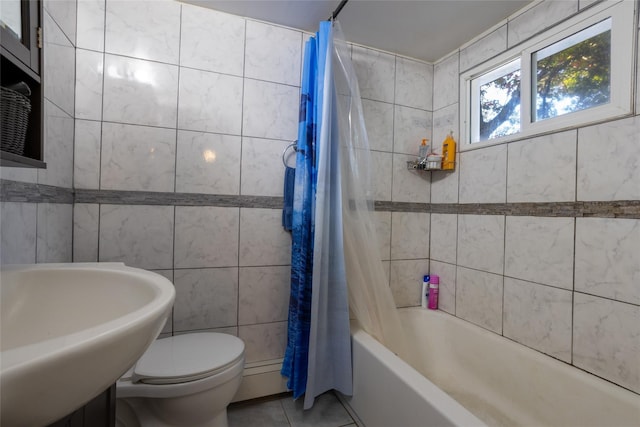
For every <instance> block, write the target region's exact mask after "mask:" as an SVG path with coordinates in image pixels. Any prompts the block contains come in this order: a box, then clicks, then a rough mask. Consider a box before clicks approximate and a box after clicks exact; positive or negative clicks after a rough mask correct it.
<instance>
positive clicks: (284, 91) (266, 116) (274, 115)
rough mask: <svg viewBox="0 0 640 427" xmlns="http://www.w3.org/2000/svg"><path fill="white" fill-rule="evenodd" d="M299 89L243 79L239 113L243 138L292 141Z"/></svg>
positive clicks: (298, 102)
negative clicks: (241, 103)
mask: <svg viewBox="0 0 640 427" xmlns="http://www.w3.org/2000/svg"><path fill="white" fill-rule="evenodd" d="M299 105H300V90H299V89H298V88H296V87H293V86H285V85H281V84H276V83H269V82H262V81H258V80H251V79H246V80H245V82H244V103H243V111H242V133H243V135H244V136H253V137H257V138H273V139H285V140H288V141H294V140H295V139H296V138H297V135H298V107H299Z"/></svg>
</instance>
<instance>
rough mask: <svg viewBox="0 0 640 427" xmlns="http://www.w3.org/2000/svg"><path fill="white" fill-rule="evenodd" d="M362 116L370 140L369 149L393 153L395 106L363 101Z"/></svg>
mask: <svg viewBox="0 0 640 427" xmlns="http://www.w3.org/2000/svg"><path fill="white" fill-rule="evenodd" d="M362 115H363V116H364V124H365V127H366V129H367V137H368V138H369V149H371V150H376V151H387V152H391V151H393V104H389V103H386V102H380V101H371V100H370V99H363V100H362Z"/></svg>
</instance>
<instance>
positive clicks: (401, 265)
mask: <svg viewBox="0 0 640 427" xmlns="http://www.w3.org/2000/svg"><path fill="white" fill-rule="evenodd" d="M425 274H429V260H428V259H416V260H404V261H391V274H390V286H391V292H392V294H393V299H394V301H395V303H396V307H416V306H419V305H420V300H421V296H420V294H421V292H422V280H423V278H424V275H425Z"/></svg>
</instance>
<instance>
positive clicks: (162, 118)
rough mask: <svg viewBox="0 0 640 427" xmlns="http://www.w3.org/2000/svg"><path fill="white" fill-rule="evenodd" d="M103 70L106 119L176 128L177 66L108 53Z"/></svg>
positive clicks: (104, 116)
mask: <svg viewBox="0 0 640 427" xmlns="http://www.w3.org/2000/svg"><path fill="white" fill-rule="evenodd" d="M183 72H184V71H183ZM104 73H105V74H104V94H103V111H102V118H103V120H104V121H108V122H118V123H130V124H137V125H149V126H164V127H171V128H175V126H176V116H177V114H178V67H177V66H174V65H168V64H160V63H158V62H151V61H144V60H141V59H133V58H125V57H123V56H114V55H105V64H104ZM151 106H153V108H151Z"/></svg>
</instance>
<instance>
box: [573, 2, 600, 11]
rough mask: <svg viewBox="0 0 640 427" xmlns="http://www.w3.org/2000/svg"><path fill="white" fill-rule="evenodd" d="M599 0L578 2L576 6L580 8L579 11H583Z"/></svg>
mask: <svg viewBox="0 0 640 427" xmlns="http://www.w3.org/2000/svg"><path fill="white" fill-rule="evenodd" d="M599 1H600V0H578V4H579V7H580V10H582V9H584V8H585V7H587V6H590V5H592V4H594V3H598V2H599Z"/></svg>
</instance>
